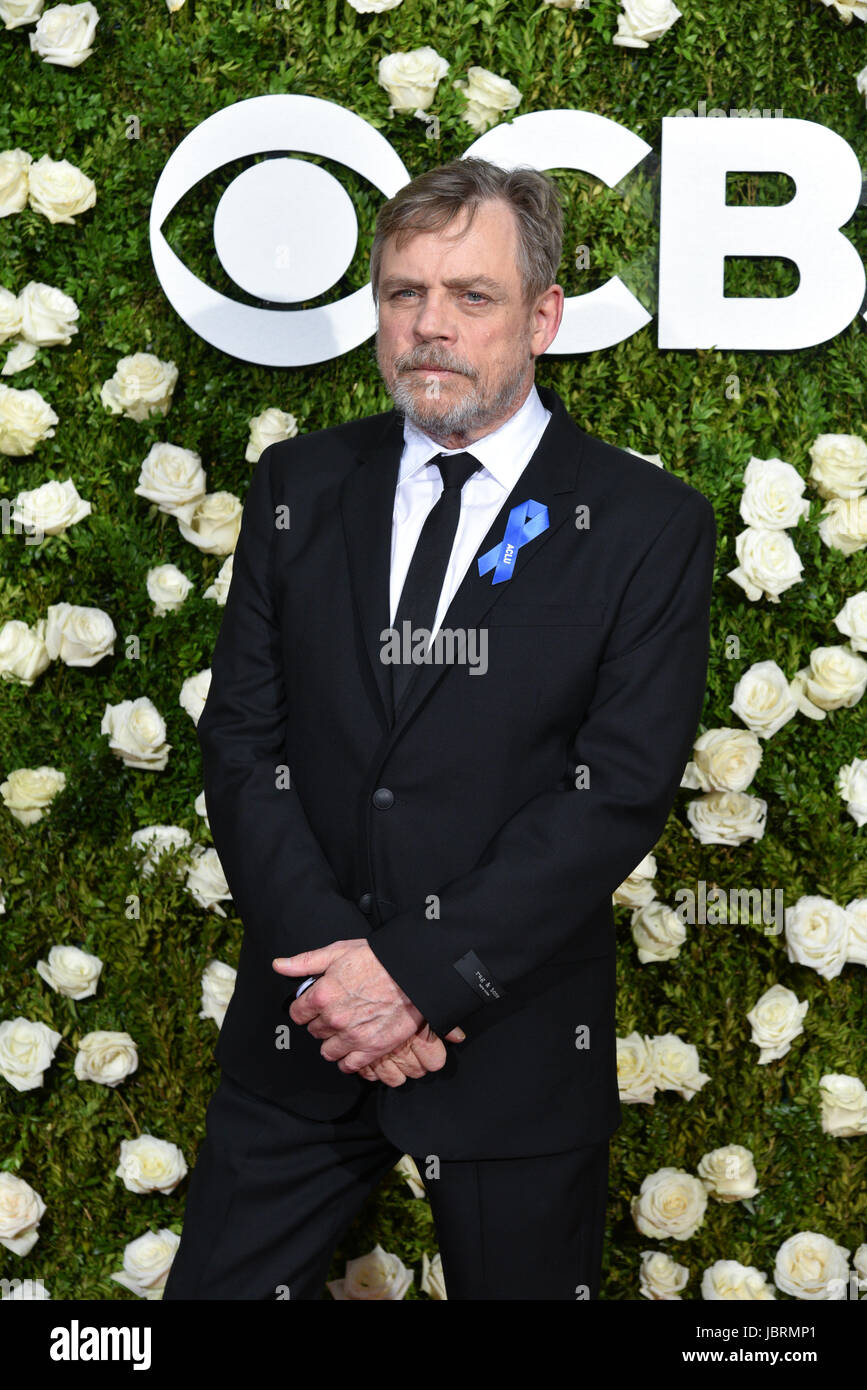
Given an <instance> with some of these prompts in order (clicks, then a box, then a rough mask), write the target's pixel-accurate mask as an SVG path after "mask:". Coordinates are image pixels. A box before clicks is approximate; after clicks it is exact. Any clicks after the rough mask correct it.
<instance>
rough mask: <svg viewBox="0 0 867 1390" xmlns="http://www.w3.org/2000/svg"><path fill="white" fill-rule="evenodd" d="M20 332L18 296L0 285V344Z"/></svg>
mask: <svg viewBox="0 0 867 1390" xmlns="http://www.w3.org/2000/svg"><path fill="white" fill-rule="evenodd" d="M20 332H21V304H20V303H19V300H18V296H17V294H13V293H12V291H11V290H7V289H6V287H5V286H4V285H0V343H8V342H9V339H10V338H14V337H16V335H17V334H18V333H20Z"/></svg>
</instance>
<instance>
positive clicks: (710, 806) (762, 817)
mask: <svg viewBox="0 0 867 1390" xmlns="http://www.w3.org/2000/svg"><path fill="white" fill-rule="evenodd" d="M767 814H768V803H767V802H766V801H763V800H762V798H761V797H760V796H748V795H747V793H746V792H707V793H706V794H705V795H704V796H700V797H699V798H698V799H697V800H696V801H690V802H688V803H687V807H686V818H687V820H688V821H689V824H690V830H691V832H692V834H693V835H694V836H695V838H696V839H697V840H698V841H699V843H700V844H702V845H743V844H745V843H746V841H747V840H760V839H761V838H762V836H763V835H764V833H765V821H766V819H767Z"/></svg>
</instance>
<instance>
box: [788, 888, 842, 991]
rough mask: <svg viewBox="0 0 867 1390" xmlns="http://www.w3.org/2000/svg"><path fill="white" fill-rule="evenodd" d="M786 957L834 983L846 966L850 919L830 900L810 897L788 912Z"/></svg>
mask: <svg viewBox="0 0 867 1390" xmlns="http://www.w3.org/2000/svg"><path fill="white" fill-rule="evenodd" d="M785 921H786V926H785V935H786V954H787V955H788V957H789V960H791V961H797V963H798V964H799V965H809V966H810V967H811V969H813V970H815V971H816V972H817V973H818V974H819V975H821V976H823V978H824V979H826V980H833V979H834V978H835V977H836V976H837V975H839V974H840V971H841V970H842V969H843V966H844V965H845V963H846V953H847V950H848V946H849V919H848V917H847V915H846V912H845V911H844V909H843V908H842V907H839V906H838V905H837V903H835V902H832V900H831V899H830V898H822V897H818V896H816V895H814V894H808V895H806V896H804V897H801V898H799V899H798V901H797V902H796V903H795V905H794V907H787V908H786V911H785Z"/></svg>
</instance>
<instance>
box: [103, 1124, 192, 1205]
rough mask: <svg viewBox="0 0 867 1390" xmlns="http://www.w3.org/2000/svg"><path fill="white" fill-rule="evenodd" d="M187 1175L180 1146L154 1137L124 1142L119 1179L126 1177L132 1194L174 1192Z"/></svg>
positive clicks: (142, 1135) (149, 1135)
mask: <svg viewBox="0 0 867 1390" xmlns="http://www.w3.org/2000/svg"><path fill="white" fill-rule="evenodd" d="M186 1174H187V1165H186V1162H185V1161H184V1156H183V1154H182V1153H181V1150H180V1149H179V1148H178V1146H177V1144H171V1143H169V1141H168V1140H167V1139H156V1138H155V1137H154V1136H153V1135H152V1134H141V1135H139V1137H138V1139H122V1140H121V1145H120V1163H119V1164H118V1166H117V1168H116V1169H115V1177H116V1178H123V1185H124V1187H126V1188H127V1189H128V1190H129V1191H130V1192H174V1190H175V1188H176V1187H177V1185H178V1183H179V1182H181V1180H182V1179H183V1178H185V1177H186Z"/></svg>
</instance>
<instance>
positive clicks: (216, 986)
mask: <svg viewBox="0 0 867 1390" xmlns="http://www.w3.org/2000/svg"><path fill="white" fill-rule="evenodd" d="M237 974H238V972H237V970H235V969H234V968H233V967H232V966H231V965H226V963H225V961H222V960H212V961H209V962H208V964H207V965H206V966H205V969H204V970H203V971H202V1007H201V1010H200V1012H199V1018H212V1019H213V1020H214V1022H215V1023H216V1024H217V1025H218V1027H222V1026H223V1019H224V1018H225V1017H226V1010H227V1009H228V1007H229V1004H230V1003H231V1000H232V995H233V994H234V992H235V979H236V976H237Z"/></svg>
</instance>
